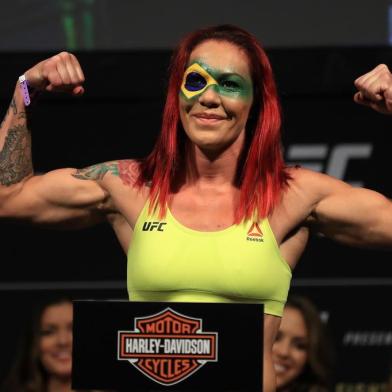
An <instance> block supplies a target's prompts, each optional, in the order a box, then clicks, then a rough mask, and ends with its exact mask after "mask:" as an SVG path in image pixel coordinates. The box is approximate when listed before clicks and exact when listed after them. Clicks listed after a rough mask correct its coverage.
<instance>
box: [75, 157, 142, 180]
mask: <svg viewBox="0 0 392 392" xmlns="http://www.w3.org/2000/svg"><path fill="white" fill-rule="evenodd" d="M137 169H138V164H137V163H136V162H135V161H133V160H131V159H124V160H120V161H113V162H105V163H100V164H97V165H92V166H89V167H86V168H84V169H78V170H77V171H76V173H74V174H72V175H73V176H74V177H75V178H78V179H80V180H102V179H103V178H104V177H105V175H106V173H108V172H109V173H111V174H112V175H114V176H116V177H120V179H121V181H122V182H123V184H124V185H131V186H132V185H135V182H136V180H137V172H138V170H137Z"/></svg>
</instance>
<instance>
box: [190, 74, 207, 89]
mask: <svg viewBox="0 0 392 392" xmlns="http://www.w3.org/2000/svg"><path fill="white" fill-rule="evenodd" d="M206 84H207V81H206V80H205V79H204V77H203V76H201V75H200V74H199V73H197V72H191V73H189V74H188V75H187V77H186V79H185V88H186V89H187V90H188V91H199V90H202V89H203V88H204V87H205V86H206Z"/></svg>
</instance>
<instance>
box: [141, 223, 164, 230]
mask: <svg viewBox="0 0 392 392" xmlns="http://www.w3.org/2000/svg"><path fill="white" fill-rule="evenodd" d="M165 225H166V222H144V223H143V231H154V230H156V231H163V226H165Z"/></svg>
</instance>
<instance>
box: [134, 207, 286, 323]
mask: <svg viewBox="0 0 392 392" xmlns="http://www.w3.org/2000/svg"><path fill="white" fill-rule="evenodd" d="M148 204H149V203H148V202H147V203H146V205H145V206H144V208H143V210H142V212H141V214H140V215H139V217H138V219H137V222H136V225H135V229H134V234H133V238H132V243H131V246H130V248H129V251H128V271H127V281H128V284H127V285H128V293H129V298H130V300H132V301H162V302H166V301H167V302H256V303H263V304H264V309H265V313H268V314H272V315H276V316H282V313H283V307H284V304H285V302H286V299H287V294H288V290H289V286H290V281H291V269H290V267H289V265H288V264H287V263H286V261H285V260H283V258H282V256H281V254H280V251H279V248H278V245H277V243H276V239H275V237H274V234H273V232H272V230H271V227H270V225H269V223H268V219H264V220H262V221H261V222H252V221H244V222H243V223H241V224H239V225H233V226H230V227H228V228H227V229H224V230H221V231H213V232H201V231H196V230H192V229H189V228H187V227H185V226H183V225H182V224H181V223H179V222H178V221H177V220H176V219H175V218H174V217H173V215H172V214H171V212H170V210H169V209H167V213H166V217H165V218H164V219H162V220H160V219H158V217H157V215H154V214H153V215H149V214H148Z"/></svg>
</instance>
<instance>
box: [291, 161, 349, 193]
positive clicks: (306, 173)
mask: <svg viewBox="0 0 392 392" xmlns="http://www.w3.org/2000/svg"><path fill="white" fill-rule="evenodd" d="M287 174H288V177H289V180H288V187H287V189H288V190H290V189H303V190H306V191H307V192H314V193H324V192H328V191H329V190H332V189H336V188H346V187H348V186H349V185H348V184H346V183H345V182H343V181H341V180H339V179H337V178H334V177H331V176H329V175H327V174H324V173H321V172H317V171H314V170H310V169H306V168H304V167H302V166H293V167H288V168H287Z"/></svg>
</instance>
